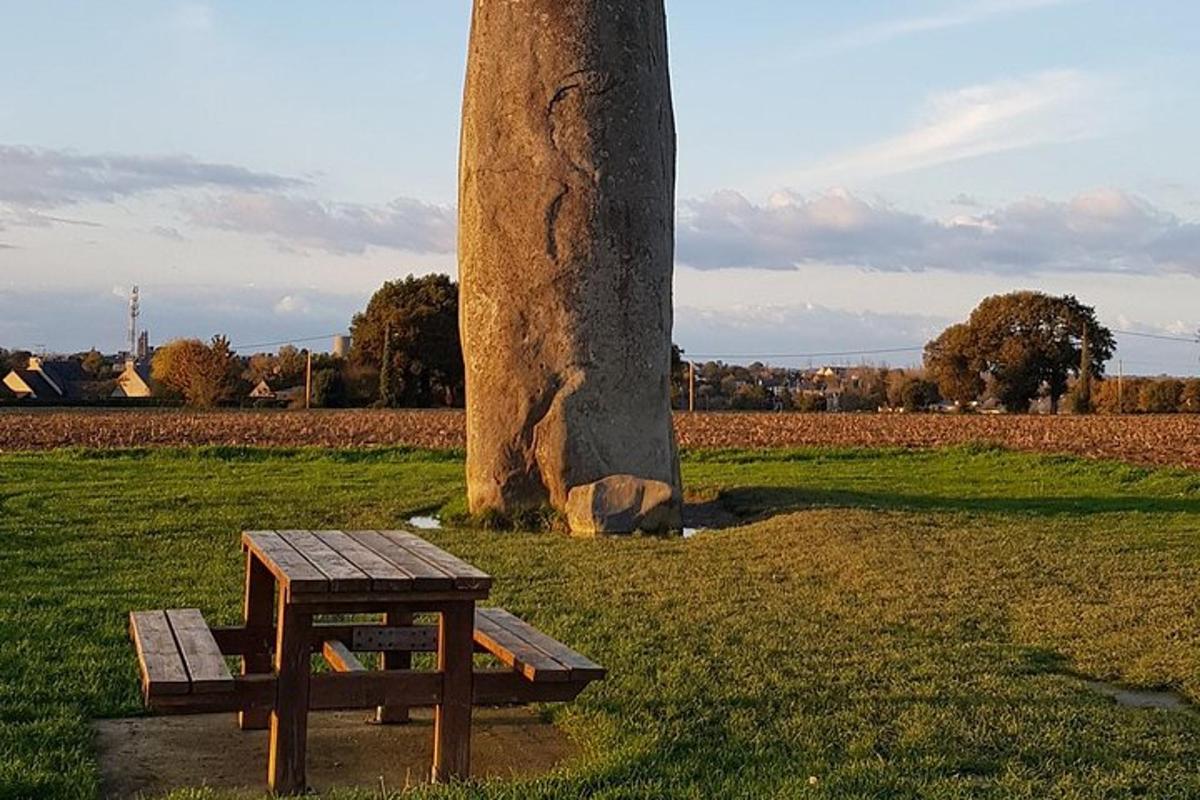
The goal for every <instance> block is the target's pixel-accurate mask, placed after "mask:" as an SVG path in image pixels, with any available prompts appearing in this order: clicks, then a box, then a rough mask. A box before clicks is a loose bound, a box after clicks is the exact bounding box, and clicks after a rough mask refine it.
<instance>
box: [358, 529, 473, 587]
mask: <svg viewBox="0 0 1200 800" xmlns="http://www.w3.org/2000/svg"><path fill="white" fill-rule="evenodd" d="M346 535H347V536H349V537H350V538H351V539H353V540H354V541H356V542H358V543H359V544H361V545H363V546H365V547H367V548H369V549H370V550H372V551H374V552H375V553H376V554H378V555H380V556H382V557H383V558H385V559H387V560H388V561H389V562H391V563H392V565H393V566H396V567H398V568H399V569H401V570H403V571H404V572H405V573H407V574H408V575H411V576H412V579H413V591H418V592H436V591H443V590H448V589H453V588H454V578H453V577H451V576H450V575H448V574H446V572H445V571H444V570H441V569H439V568H438V567H436V566H434V565H433V564H430V563H429V562H428V561H425V560H424V559H422V558H418V557H417V556H416V555H414V554H413V553H412V552H411V551H409V550H408V549H406V548H404V547H401V546H400V544H399V543H398V542H396V541H394V540H392V539H389V538H388V537H386V536H384V535H383V534H382V533H380V532H379V531H347V532H346Z"/></svg>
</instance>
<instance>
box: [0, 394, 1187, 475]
mask: <svg viewBox="0 0 1200 800" xmlns="http://www.w3.org/2000/svg"><path fill="white" fill-rule="evenodd" d="M675 427H676V432H677V434H678V437H679V442H680V444H681V445H682V446H683V447H688V448H700V447H742V448H780V447H808V446H813V447H825V446H830V447H904V448H928V447H941V446H946V445H957V444H970V443H985V444H995V445H999V446H1002V447H1008V448H1012V449H1015V450H1033V451H1038V452H1049V453H1069V454H1074V455H1080V456H1086V457H1091V458H1112V459H1118V460H1122V461H1128V462H1132V463H1137V464H1154V465H1165V466H1177V467H1188V468H1193V469H1200V415H1184V414H1180V415H1161V416H1154V415H1138V416H1124V417H1115V416H1093V417H1066V416H1064V417H1042V416H1002V415H977V416H976V415H964V416H958V415H910V414H878V415H876V414H770V413H695V414H678V415H677V416H676V418H675ZM195 445H235V446H236V445H253V446H267V447H299V446H317V447H369V446H383V445H408V446H412V447H429V448H460V447H463V446H464V445H465V433H464V418H463V415H462V412H459V411H379V410H349V411H313V412H298V411H210V412H196V411H181V410H120V411H115V410H103V411H101V410H66V411H59V410H20V409H6V410H2V411H0V452H2V451H15V450H48V449H53V448H57V447H94V448H119V447H161V446H195Z"/></svg>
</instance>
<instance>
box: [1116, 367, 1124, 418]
mask: <svg viewBox="0 0 1200 800" xmlns="http://www.w3.org/2000/svg"><path fill="white" fill-rule="evenodd" d="M1117 413H1118V414H1124V413H1125V362H1124V361H1122V360H1121V359H1119V358H1118V359H1117Z"/></svg>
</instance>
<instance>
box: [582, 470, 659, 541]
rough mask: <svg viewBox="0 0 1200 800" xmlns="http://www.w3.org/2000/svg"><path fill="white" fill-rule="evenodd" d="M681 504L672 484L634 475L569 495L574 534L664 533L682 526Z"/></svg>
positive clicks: (613, 478)
mask: <svg viewBox="0 0 1200 800" xmlns="http://www.w3.org/2000/svg"><path fill="white" fill-rule="evenodd" d="M681 506H682V503H681V500H680V498H679V496H678V495H677V494H676V492H675V491H674V489H673V488H672V487H671V484H669V483H665V482H663V481H656V480H649V479H646V478H639V477H637V476H635V475H610V476H608V477H607V478H603V479H601V480H598V481H596V482H595V483H587V484H583V485H582V486H576V487H574V488H572V489H571V491H570V492H569V493H568V495H567V508H566V511H567V522H568V524H569V525H570V526H571V533H573V534H575V535H577V536H590V535H595V534H597V533H633V532H634V531H646V532H649V533H662V532H665V531H671V530H679V529H680V528H682V527H683V517H682V507H681Z"/></svg>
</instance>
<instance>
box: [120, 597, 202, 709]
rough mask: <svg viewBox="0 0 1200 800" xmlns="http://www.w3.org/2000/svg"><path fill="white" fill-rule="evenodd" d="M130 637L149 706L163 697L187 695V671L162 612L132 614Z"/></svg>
mask: <svg viewBox="0 0 1200 800" xmlns="http://www.w3.org/2000/svg"><path fill="white" fill-rule="evenodd" d="M129 634H130V636H132V637H133V646H134V648H135V649H136V650H137V657H138V663H139V664H140V666H141V669H142V697H143V699H144V700H145V701H146V702H147V703H150V702H151V701H152V700H153V699H154V698H156V697H159V696H163V695H183V694H187V693H188V683H189V681H188V673H187V667H186V666H184V663H183V654H182V653H180V652H179V645H178V643H176V641H175V636H174V635H173V634H172V633H171V625H170V623H169V622H167V615H166V612H163V611H134V612H132V613H131V614H130V615H129Z"/></svg>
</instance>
